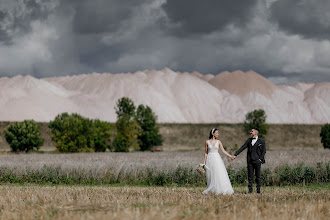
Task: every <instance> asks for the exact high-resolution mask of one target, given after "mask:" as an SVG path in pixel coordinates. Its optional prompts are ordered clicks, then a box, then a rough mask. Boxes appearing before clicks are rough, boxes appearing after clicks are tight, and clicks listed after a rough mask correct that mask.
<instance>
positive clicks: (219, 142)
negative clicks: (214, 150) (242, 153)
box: [219, 141, 233, 158]
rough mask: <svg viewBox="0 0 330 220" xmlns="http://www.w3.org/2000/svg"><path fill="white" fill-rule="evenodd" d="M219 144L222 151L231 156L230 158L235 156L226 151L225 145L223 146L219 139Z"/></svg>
mask: <svg viewBox="0 0 330 220" xmlns="http://www.w3.org/2000/svg"><path fill="white" fill-rule="evenodd" d="M219 146H220V149H221V151H222V152H223V153H224V154H226V155H227V156H228V157H230V158H232V157H233V156H232V155H230V154H228V153H227V151H225V149H224V148H223V146H222V143H221V141H219Z"/></svg>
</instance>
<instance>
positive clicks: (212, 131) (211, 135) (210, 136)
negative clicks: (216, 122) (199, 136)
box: [209, 128, 218, 139]
mask: <svg viewBox="0 0 330 220" xmlns="http://www.w3.org/2000/svg"><path fill="white" fill-rule="evenodd" d="M217 130H218V129H216V128H212V129H211V131H210V135H209V139H211V138H213V134H214V132H215V131H217Z"/></svg>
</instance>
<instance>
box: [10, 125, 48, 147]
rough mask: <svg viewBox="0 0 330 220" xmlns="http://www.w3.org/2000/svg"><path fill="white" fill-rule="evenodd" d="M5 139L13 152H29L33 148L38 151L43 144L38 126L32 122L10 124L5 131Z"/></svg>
mask: <svg viewBox="0 0 330 220" xmlns="http://www.w3.org/2000/svg"><path fill="white" fill-rule="evenodd" d="M5 138H6V140H7V142H8V144H9V145H10V148H11V149H12V151H15V152H19V151H25V152H29V151H30V150H33V149H34V148H36V150H39V148H40V146H42V145H43V143H44V139H42V138H41V134H40V126H39V125H38V124H37V123H36V122H35V121H34V120H25V121H23V122H15V123H13V124H10V125H9V127H8V129H7V130H5Z"/></svg>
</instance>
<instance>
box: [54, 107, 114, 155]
mask: <svg viewBox="0 0 330 220" xmlns="http://www.w3.org/2000/svg"><path fill="white" fill-rule="evenodd" d="M48 127H49V128H51V129H52V131H51V137H52V140H54V141H55V142H56V148H57V150H58V151H59V152H71V153H74V152H94V151H101V152H103V151H105V150H106V148H107V147H108V148H109V147H110V145H109V142H110V129H111V125H110V124H109V123H108V122H101V121H100V120H90V119H88V118H84V117H82V116H80V115H79V114H75V113H73V114H71V115H69V114H68V113H62V114H59V115H57V116H56V118H55V119H54V121H51V122H50V123H49V124H48Z"/></svg>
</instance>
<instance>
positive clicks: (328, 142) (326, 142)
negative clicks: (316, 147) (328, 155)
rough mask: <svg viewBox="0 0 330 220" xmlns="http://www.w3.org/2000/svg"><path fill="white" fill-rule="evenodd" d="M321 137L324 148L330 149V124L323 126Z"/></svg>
mask: <svg viewBox="0 0 330 220" xmlns="http://www.w3.org/2000/svg"><path fill="white" fill-rule="evenodd" d="M320 136H321V143H322V144H323V147H324V148H329V149H330V124H325V125H323V126H322V129H321V133H320Z"/></svg>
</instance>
